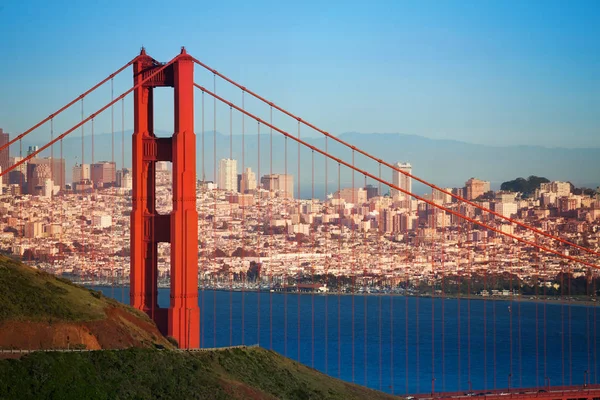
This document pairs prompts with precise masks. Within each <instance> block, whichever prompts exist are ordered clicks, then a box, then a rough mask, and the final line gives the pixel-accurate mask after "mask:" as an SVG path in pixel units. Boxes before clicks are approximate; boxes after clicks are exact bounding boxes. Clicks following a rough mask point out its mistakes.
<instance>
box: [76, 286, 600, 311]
mask: <svg viewBox="0 0 600 400" xmlns="http://www.w3.org/2000/svg"><path fill="white" fill-rule="evenodd" d="M74 283H76V284H79V285H82V286H85V287H86V288H92V287H93V288H113V287H114V288H115V289H117V288H123V287H126V288H128V289H129V286H111V285H94V286H89V285H87V284H82V283H77V282H74ZM158 288H159V289H167V290H168V289H169V286H159V287H158ZM208 290H211V291H218V292H230V291H231V292H237V293H245V292H250V293H265V294H276V295H286V294H287V295H296V296H298V295H302V296H361V297H362V296H373V297H377V296H396V297H415V298H426V299H441V300H458V301H461V300H465V301H505V302H514V303H520V302H523V303H538V304H553V305H568V306H572V305H577V306H588V307H590V306H600V301H594V300H591V299H590V297H589V296H567V297H566V298H561V297H555V296H554V297H551V296H544V295H509V296H492V295H490V296H480V295H460V296H457V295H441V294H436V295H431V294H426V295H419V294H411V293H347V292H343V293H342V292H339V293H338V292H328V293H317V292H283V291H271V290H257V289H237V288H236V289H229V288H212V287H198V292H202V291H208Z"/></svg>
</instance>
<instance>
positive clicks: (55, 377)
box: [0, 347, 393, 400]
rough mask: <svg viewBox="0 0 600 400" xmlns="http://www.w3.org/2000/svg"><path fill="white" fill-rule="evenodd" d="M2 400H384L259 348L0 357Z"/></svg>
mask: <svg viewBox="0 0 600 400" xmlns="http://www.w3.org/2000/svg"><path fill="white" fill-rule="evenodd" d="M0 398H1V399H22V400H24V399H46V398H48V399H49V398H53V399H77V400H79V399H152V398H155V399H211V400H212V399H340V400H342V399H344V400H350V399H391V398H393V397H392V396H389V395H386V394H384V393H380V392H376V391H372V390H369V389H366V388H363V387H360V386H357V385H352V384H349V383H346V382H343V381H340V380H338V379H334V378H330V377H328V376H326V375H324V374H321V373H319V372H317V371H315V370H313V369H311V368H308V367H306V366H304V365H302V364H299V363H297V362H294V361H292V360H289V359H287V358H284V357H282V356H280V355H278V354H277V353H275V352H272V351H268V350H264V349H261V348H258V347H256V348H243V349H229V350H214V351H205V352H183V351H172V350H150V349H129V350H121V351H109V350H105V351H91V352H81V353H78V352H37V353H33V354H30V355H27V356H24V357H22V358H21V359H19V360H0Z"/></svg>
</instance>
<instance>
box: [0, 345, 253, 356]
mask: <svg viewBox="0 0 600 400" xmlns="http://www.w3.org/2000/svg"><path fill="white" fill-rule="evenodd" d="M254 347H259V346H258V344H250V345H239V346H225V347H205V348H199V349H175V350H171V351H179V352H185V353H188V352H189V353H198V352H200V353H202V352H207V351H222V350H232V349H249V348H254ZM130 349H132V347H128V348H125V349H99V350H91V349H37V350H25V349H0V354H30V353H39V352H42V353H82V352H89V351H105V350H109V351H121V350H130ZM159 350H162V349H159Z"/></svg>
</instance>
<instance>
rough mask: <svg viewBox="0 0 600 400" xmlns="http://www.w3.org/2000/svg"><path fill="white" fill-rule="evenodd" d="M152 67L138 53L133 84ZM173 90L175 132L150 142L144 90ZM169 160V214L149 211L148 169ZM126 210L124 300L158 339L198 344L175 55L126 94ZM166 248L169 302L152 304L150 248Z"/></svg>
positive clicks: (186, 87)
mask: <svg viewBox="0 0 600 400" xmlns="http://www.w3.org/2000/svg"><path fill="white" fill-rule="evenodd" d="M159 66H160V64H159V63H157V62H156V61H155V60H153V59H152V58H151V57H149V56H147V55H146V53H145V51H144V50H142V53H141V54H140V56H139V57H138V58H137V59H136V61H135V62H134V67H133V68H134V82H135V83H137V82H139V81H141V80H142V79H143V77H144V76H147V74H149V73H152V70H153V69H154V68H157V67H159ZM158 86H172V87H174V89H175V134H174V135H173V137H172V138H157V137H156V136H155V135H154V129H153V110H152V109H153V104H152V92H153V89H154V88H155V87H158ZM157 161H172V162H173V211H172V212H171V214H170V215H161V214H158V213H157V212H156V208H155V198H156V192H155V179H156V173H155V165H156V162H157ZM132 172H133V196H132V202H133V209H132V212H131V271H130V281H131V282H130V302H131V305H132V306H133V307H135V308H138V309H140V310H143V311H144V312H146V313H147V314H148V315H149V316H150V317H151V318H152V319H153V320H154V321H155V322H156V325H157V326H158V328H159V329H160V331H161V332H162V333H163V334H164V335H168V336H171V337H173V338H175V339H176V340H177V342H178V343H179V346H180V347H181V348H196V347H199V342H200V310H199V308H198V212H197V211H196V135H195V133H194V62H193V59H192V58H191V57H190V56H188V55H187V54H186V53H185V50H182V53H181V54H180V55H179V56H178V58H177V59H176V60H175V61H174V62H173V64H171V65H170V66H169V67H168V68H165V70H164V73H162V74H158V76H157V77H156V78H155V79H152V80H150V81H149V82H147V83H146V84H145V85H143V86H141V87H139V88H138V89H136V90H135V93H134V132H133V171H132ZM160 242H166V243H171V302H170V306H169V309H163V308H159V307H158V298H157V292H158V291H157V276H158V268H157V267H158V260H157V248H158V243H160Z"/></svg>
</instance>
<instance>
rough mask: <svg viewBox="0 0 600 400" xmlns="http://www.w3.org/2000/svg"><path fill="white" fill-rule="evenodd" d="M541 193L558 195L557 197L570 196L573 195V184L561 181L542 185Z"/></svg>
mask: <svg viewBox="0 0 600 400" xmlns="http://www.w3.org/2000/svg"><path fill="white" fill-rule="evenodd" d="M540 193H556V196H557V197H563V196H568V195H569V194H571V184H570V183H569V182H560V181H552V182H548V183H541V184H540Z"/></svg>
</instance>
